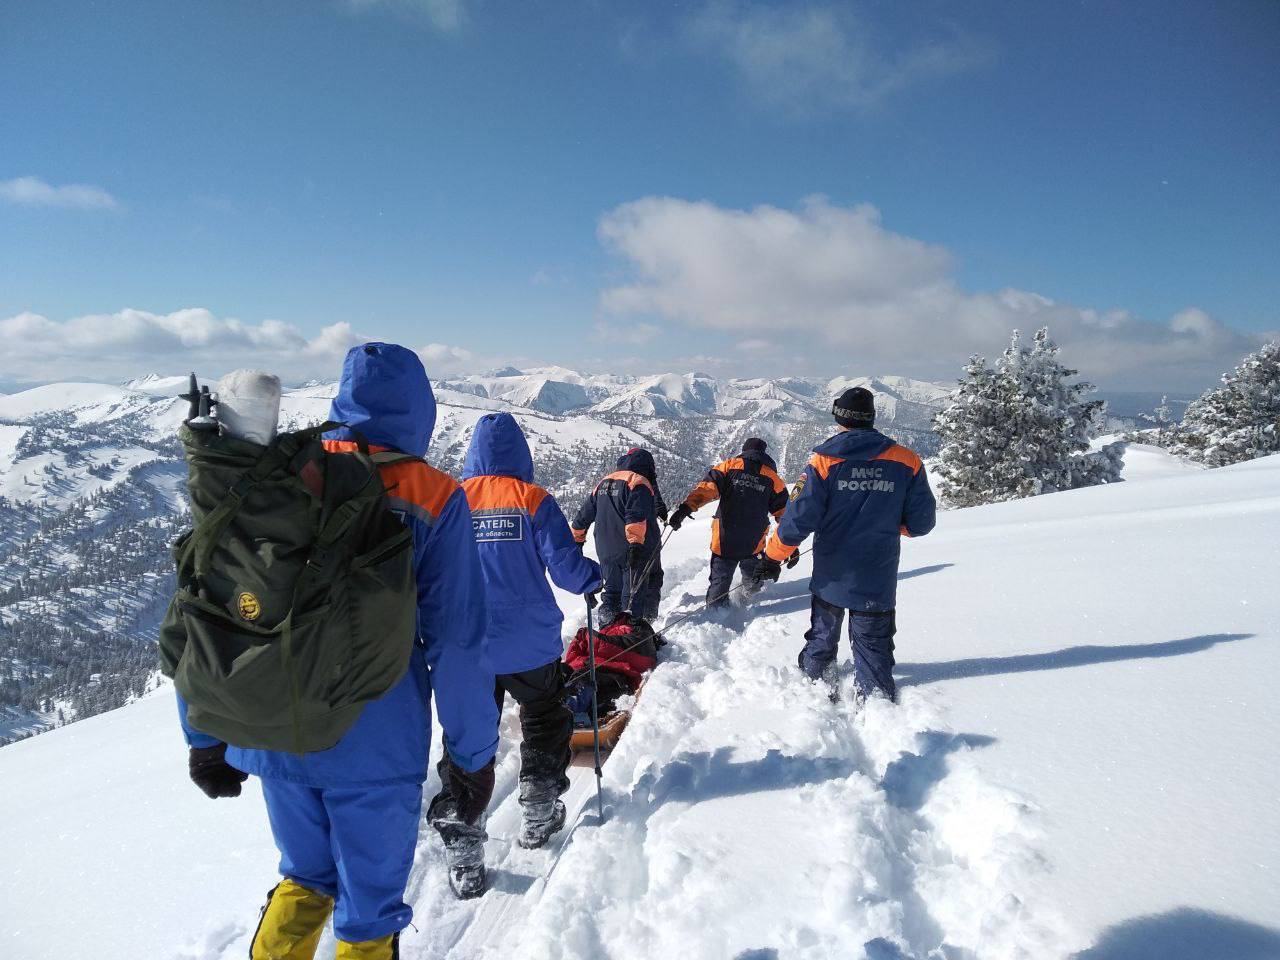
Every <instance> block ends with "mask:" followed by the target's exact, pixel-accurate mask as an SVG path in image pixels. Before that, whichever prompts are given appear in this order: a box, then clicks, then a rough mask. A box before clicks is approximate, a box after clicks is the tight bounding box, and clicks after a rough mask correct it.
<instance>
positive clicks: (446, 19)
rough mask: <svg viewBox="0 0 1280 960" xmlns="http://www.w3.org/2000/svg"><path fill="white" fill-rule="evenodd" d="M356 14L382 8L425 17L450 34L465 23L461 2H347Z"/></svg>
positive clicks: (450, 0) (379, 0)
mask: <svg viewBox="0 0 1280 960" xmlns="http://www.w3.org/2000/svg"><path fill="white" fill-rule="evenodd" d="M347 6H348V7H350V8H351V9H352V10H354V11H356V12H357V13H360V12H363V11H366V10H372V9H375V8H382V9H387V10H393V11H395V12H397V13H401V14H407V15H410V16H416V17H425V18H426V19H427V21H428V22H430V24H431V25H432V26H433V27H435V28H436V29H437V30H440V31H442V32H445V33H452V32H453V31H455V30H457V29H458V28H459V27H461V26H462V24H463V23H464V22H465V21H466V18H467V14H466V8H465V6H464V5H463V0H347Z"/></svg>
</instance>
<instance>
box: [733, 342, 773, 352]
mask: <svg viewBox="0 0 1280 960" xmlns="http://www.w3.org/2000/svg"><path fill="white" fill-rule="evenodd" d="M733 349H735V350H737V351H739V352H741V353H770V352H771V351H773V350H774V349H776V348H775V347H774V345H773V344H772V343H771V342H770V341H768V340H760V339H752V340H740V341H739V342H738V343H735V344H734V345H733Z"/></svg>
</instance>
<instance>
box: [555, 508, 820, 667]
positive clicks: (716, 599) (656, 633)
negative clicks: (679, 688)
mask: <svg viewBox="0 0 1280 960" xmlns="http://www.w3.org/2000/svg"><path fill="white" fill-rule="evenodd" d="M668 536H669V534H668ZM811 550H813V547H807V548H805V549H804V550H801V551H799V552H798V553H797V554H795V556H797V557H803V556H804V555H805V554H806V553H809V552H810V551H811ZM752 582H753V581H751V580H748V579H746V578H745V577H744V578H743V580H742V582H741V583H739V584H738V585H737V586H736V587H731V588H730V589H728V590H726V591H725V592H724V593H722V594H720V596H718V597H711V598H708V599H706V600H703V601H702V604H701V605H700V606H697V607H694V608H693V609H692V610H690V611H689V612H688V613H685V614H683V615H682V616H679V617H677V618H676V619H675V620H673V621H670V622H669V623H665V624H663V626H662V629H661V630H656V631H654V633H653V635H652V636H645V637H641V638H640V639H639V640H637V641H636V642H635V643H632V644H630V645H628V646H625V647H623V648H622V649H621V650H619V651H618V652H617V653H615V654H614V655H613V656H611V657H607V658H605V659H604V660H597V661H596V663H595V666H596V667H601V666H603V665H604V664H606V663H611V662H612V661H614V660H616V659H618V657H620V656H622V655H623V654H624V653H630V652H631V651H632V650H634V649H635V648H636V647H638V646H640V644H642V643H647V642H648V641H649V640H657V639H658V638H659V637H661V636H662V635H663V634H665V633H666V632H667V631H668V630H674V629H675V628H676V627H678V626H680V624H682V623H684V622H685V621H686V620H688V619H689V618H690V617H693V616H696V615H697V614H699V613H702V612H703V611H704V610H706V609H707V608H708V607H710V606H711V604H713V603H719V602H720V601H721V600H727V599H728V598H729V597H731V596H733V594H735V593H737V592H738V591H739V590H742V589H743V588H745V587H747V586H749V585H750V584H751V583H752ZM588 642H591V638H588ZM592 649H594V646H593V647H592ZM590 672H591V671H590V670H579V671H578V672H577V673H574V674H571V675H570V677H569V679H568V680H566V681H565V686H568V685H569V684H571V683H575V682H576V681H578V680H581V679H582V678H583V677H585V676H587V675H588V674H589V673H590Z"/></svg>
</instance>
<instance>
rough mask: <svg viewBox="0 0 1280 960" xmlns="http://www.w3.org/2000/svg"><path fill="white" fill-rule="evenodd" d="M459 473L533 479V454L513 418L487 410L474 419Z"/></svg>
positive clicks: (465, 475) (474, 475) (530, 480)
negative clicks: (477, 419) (473, 425)
mask: <svg viewBox="0 0 1280 960" xmlns="http://www.w3.org/2000/svg"><path fill="white" fill-rule="evenodd" d="M462 477H463V479H464V480H465V479H467V478H468V477H515V478H516V479H517V480H523V481H524V482H525V483H533V457H532V456H531V455H530V454H529V442H528V441H527V440H525V438H524V431H523V430H521V429H520V424H518V423H516V418H515V417H513V416H511V414H509V413H487V414H485V415H484V416H483V417H481V418H480V420H479V422H477V423H476V428H475V430H474V431H473V432H472V434H471V446H470V447H469V448H468V449H467V461H466V463H465V464H464V465H463V467H462Z"/></svg>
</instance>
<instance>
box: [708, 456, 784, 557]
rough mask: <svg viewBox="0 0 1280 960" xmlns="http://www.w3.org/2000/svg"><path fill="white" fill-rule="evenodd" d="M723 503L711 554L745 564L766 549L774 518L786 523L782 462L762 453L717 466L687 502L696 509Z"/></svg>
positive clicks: (713, 532) (714, 527) (718, 511)
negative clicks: (779, 472) (709, 504)
mask: <svg viewBox="0 0 1280 960" xmlns="http://www.w3.org/2000/svg"><path fill="white" fill-rule="evenodd" d="M713 500H719V501H720V503H719V506H717V507H716V515H715V518H714V519H713V520H712V521H711V552H712V553H714V554H716V555H717V556H721V557H725V558H726V559H729V560H745V559H747V557H753V556H755V555H756V554H758V553H759V552H760V551H761V550H763V549H764V547H765V535H766V534H767V533H768V532H769V515H770V514H772V515H773V518H774V519H775V520H781V519H782V514H783V511H785V510H786V508H787V485H786V484H785V483H784V482H783V480H782V478H781V477H780V476H778V468H777V464H775V463H774V462H773V458H772V457H770V456H769V455H768V454H767V453H764V452H762V451H755V450H748V451H744V452H743V453H742V455H741V456H737V457H731V458H729V459H728V460H725V461H722V462H721V463H717V464H716V465H715V466H714V467H712V468H711V469H710V470H708V471H707V475H706V476H705V477H704V478H703V479H702V481H701V482H700V483H699V484H698V485H697V486H696V487H694V488H693V489H692V490H691V491H690V492H689V495H688V496H687V497H685V498H684V502H685V506H687V507H688V508H689V509H690V510H691V511H694V510H697V509H698V508H699V507H703V506H705V505H706V504H708V503H710V502H711V501H713Z"/></svg>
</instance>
